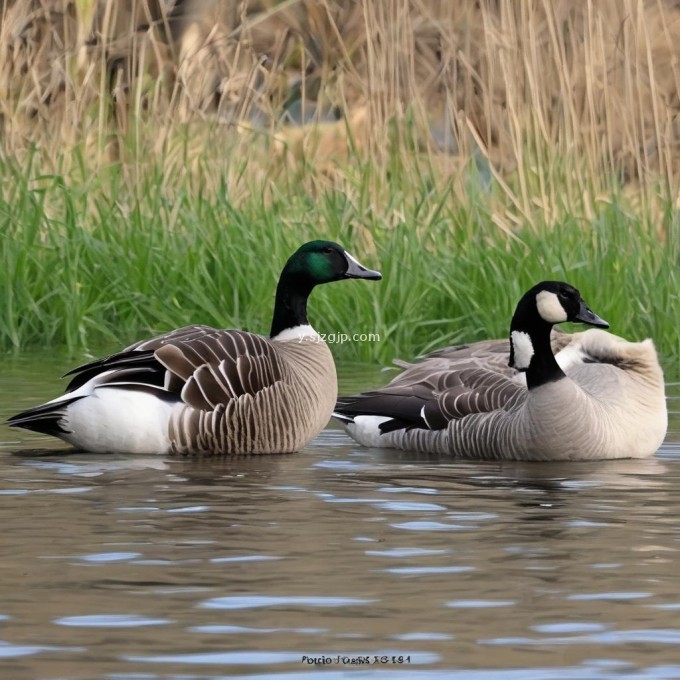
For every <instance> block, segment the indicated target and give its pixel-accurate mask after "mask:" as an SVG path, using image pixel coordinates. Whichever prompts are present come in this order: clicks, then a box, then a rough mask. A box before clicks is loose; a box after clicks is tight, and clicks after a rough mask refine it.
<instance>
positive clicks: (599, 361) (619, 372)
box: [334, 329, 667, 460]
mask: <svg viewBox="0 0 680 680" xmlns="http://www.w3.org/2000/svg"><path fill="white" fill-rule="evenodd" d="M550 345H551V346H552V348H553V350H554V351H555V350H556V351H557V357H556V358H557V360H558V363H559V364H560V366H561V367H562V369H563V370H564V371H565V372H566V376H567V377H564V375H562V377H561V379H550V380H548V381H546V382H545V383H544V384H540V385H539V386H537V387H534V388H533V389H531V390H528V389H527V387H526V382H525V380H524V374H523V373H519V372H518V371H517V370H516V369H514V368H510V367H509V366H508V354H509V350H510V342H509V341H507V340H493V341H485V342H481V343H475V344H472V345H464V346H458V347H450V348H445V349H443V350H438V351H437V352H434V353H432V354H430V355H428V356H427V357H425V358H424V359H423V360H422V361H421V362H419V363H415V364H406V363H404V362H400V364H401V365H402V366H404V367H405V370H404V372H403V373H401V374H400V375H399V376H397V377H396V378H395V379H394V380H392V381H391V382H390V383H389V384H388V385H387V386H385V387H383V388H380V389H377V390H373V391H371V392H365V393H362V394H360V395H357V396H355V397H341V398H340V400H339V401H338V404H337V405H336V410H335V413H334V415H336V417H338V418H339V420H340V421H341V422H342V423H343V425H344V426H345V429H346V430H347V432H348V433H349V434H350V435H351V436H352V437H354V438H355V439H356V440H357V441H358V442H359V443H362V444H364V445H366V446H378V447H388V448H398V449H404V450H414V451H419V452H432V453H442V454H449V455H452V456H455V457H460V458H477V459H492V460H586V459H603V458H629V457H633V458H636V457H646V456H650V455H652V454H653V453H654V452H655V451H656V450H657V449H658V447H659V446H660V444H661V442H662V441H663V438H664V436H665V432H666V427H667V412H666V404H665V394H664V380H663V373H662V370H661V367H660V365H659V362H658V358H657V355H656V351H655V349H654V345H653V343H652V341H651V340H645V341H644V342H628V341H626V340H624V339H622V338H619V337H617V336H615V335H612V334H610V333H607V332H605V331H602V330H598V329H592V330H588V331H585V332H581V333H574V334H571V335H569V334H565V333H561V332H555V330H553V333H552V335H551V337H550ZM557 370H559V369H557Z"/></svg>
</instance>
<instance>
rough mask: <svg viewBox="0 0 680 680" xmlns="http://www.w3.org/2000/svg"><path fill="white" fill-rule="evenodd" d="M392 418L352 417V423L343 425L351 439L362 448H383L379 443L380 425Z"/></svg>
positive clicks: (380, 435)
mask: <svg viewBox="0 0 680 680" xmlns="http://www.w3.org/2000/svg"><path fill="white" fill-rule="evenodd" d="M387 420H392V418H387V417H386V416H354V422H353V423H343V424H344V426H345V429H346V430H347V432H348V433H349V435H350V437H352V439H355V440H356V441H358V442H359V444H361V445H362V446H376V447H378V448H380V447H383V446H385V444H383V443H382V442H381V437H382V434H381V433H380V424H381V423H384V422H385V421H387Z"/></svg>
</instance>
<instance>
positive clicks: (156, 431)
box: [49, 371, 182, 454]
mask: <svg viewBox="0 0 680 680" xmlns="http://www.w3.org/2000/svg"><path fill="white" fill-rule="evenodd" d="M108 373H110V371H107V372H105V373H102V374H101V375H99V376H97V377H96V378H93V379H92V380H89V381H88V382H86V383H85V384H84V385H82V386H81V387H79V388H78V389H77V390H74V391H73V392H69V393H67V394H65V395H63V396H61V397H57V398H56V399H53V400H52V401H51V402H49V403H51V404H57V403H59V402H60V401H69V400H72V399H73V398H74V397H81V398H80V399H78V400H77V401H73V402H72V403H70V404H68V405H67V406H66V407H65V413H64V415H63V416H62V418H61V420H60V422H61V424H62V427H63V429H64V430H68V432H67V433H65V434H61V435H60V437H61V438H62V439H63V440H64V441H66V442H68V443H69V444H72V445H73V446H75V447H76V448H79V449H83V450H86V451H91V452H92V453H109V452H111V451H126V452H128V453H135V454H165V453H168V452H169V450H170V440H169V438H168V424H169V422H170V418H171V416H172V414H173V411H174V410H175V409H177V410H180V409H181V408H182V404H181V403H179V402H172V401H168V400H164V399H161V398H159V397H158V396H157V395H155V394H154V393H153V392H149V391H142V390H135V389H134V387H132V388H131V389H121V388H120V387H111V386H107V385H102V384H101V382H102V378H104V377H105V376H106V375H108Z"/></svg>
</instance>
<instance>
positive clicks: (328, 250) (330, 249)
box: [323, 248, 333, 254]
mask: <svg viewBox="0 0 680 680" xmlns="http://www.w3.org/2000/svg"><path fill="white" fill-rule="evenodd" d="M323 252H324V253H328V254H330V253H332V252H333V248H324V249H323Z"/></svg>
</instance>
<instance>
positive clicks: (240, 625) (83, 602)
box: [0, 355, 680, 680]
mask: <svg viewBox="0 0 680 680" xmlns="http://www.w3.org/2000/svg"><path fill="white" fill-rule="evenodd" d="M72 364H73V362H72V361H70V360H66V359H63V358H58V357H57V358H50V359H49V360H48V359H47V358H46V357H40V356H37V355H32V356H28V357H25V358H22V359H12V360H10V359H3V360H1V361H0V418H2V419H3V420H4V418H6V417H7V416H8V415H9V414H10V413H12V412H15V411H17V410H19V409H21V408H24V407H26V406H29V405H32V404H35V403H38V402H40V401H42V400H44V399H45V398H48V397H52V396H55V395H56V394H57V393H58V392H57V390H58V389H59V388H60V387H61V384H60V383H59V381H58V380H57V378H56V377H57V376H58V375H59V374H60V372H63V369H64V368H65V367H69V366H71V365H72ZM340 374H341V376H343V379H344V381H345V389H346V390H350V389H356V388H359V387H364V386H367V385H371V384H376V382H378V381H380V380H382V379H383V378H384V376H381V375H379V374H378V373H377V372H374V371H373V370H372V369H371V370H366V369H365V368H362V369H357V368H356V367H355V368H352V369H350V368H347V369H346V370H342V369H341V370H340ZM669 395H670V397H671V400H670V402H669V404H670V407H671V410H672V411H674V413H673V414H672V417H671V431H670V432H669V435H668V439H667V442H666V444H665V445H664V446H663V448H662V450H661V451H660V453H659V454H658V455H657V456H656V457H654V458H652V459H649V460H643V461H626V460H624V461H612V462H603V463H582V464H579V463H576V464H574V463H572V464H545V463H539V464H518V463H505V464H501V463H473V462H451V461H448V460H446V459H443V458H436V457H428V456H422V455H414V454H407V453H401V452H394V451H389V452H387V451H386V452H381V453H376V452H368V451H366V450H363V449H361V448H358V447H356V446H354V445H353V443H352V442H351V441H350V440H349V439H347V438H346V437H345V436H344V435H343V434H342V433H341V432H340V431H339V430H335V429H329V430H325V431H324V432H323V433H322V434H321V435H320V436H319V437H318V439H317V440H316V441H315V443H314V444H313V445H312V446H310V447H309V448H308V449H307V450H305V451H304V452H303V453H301V454H298V455H292V456H270V457H250V458H241V459H233V460H203V461H191V460H175V459H172V458H163V457H158V458H151V457H146V458H141V457H126V456H105V455H68V448H67V447H66V446H62V445H61V444H59V443H55V441H54V440H51V439H49V438H41V437H38V436H37V435H31V434H30V433H23V432H20V431H14V430H9V429H7V428H2V429H1V430H0V479H1V480H2V481H1V482H0V527H1V531H2V543H1V545H2V559H1V560H0V677H2V678H11V679H12V680H15V679H18V680H21V679H23V678H30V679H34V678H41V679H43V678H45V679H47V678H49V679H56V678H68V679H69V680H76V679H80V678H83V679H85V678H87V679H88V680H89V679H91V678H108V679H111V680H154V679H156V678H164V679H166V678H181V679H182V680H187V679H190V678H201V679H204V678H220V677H239V676H249V677H277V678H278V677H282V678H294V677H303V678H316V677H323V678H324V680H326V679H333V678H337V677H345V676H347V677H352V678H365V677H367V678H373V677H376V678H383V677H385V678H387V677H390V678H391V677H404V678H421V677H422V678H437V679H439V678H454V679H456V678H461V679H462V678H465V679H466V680H467V679H468V678H471V679H472V680H476V679H491V678H493V679H496V678H500V679H501V680H505V679H507V680H526V679H527V678H528V679H533V678H535V679H539V678H540V679H541V680H544V679H550V678H569V679H580V678H584V679H585V678H587V679H589V680H590V679H593V678H594V679H596V680H597V679H599V678H663V679H664V680H667V679H669V678H680V652H678V649H679V648H680V647H679V645H680V590H679V589H678V571H677V563H678V557H679V556H678V551H679V550H680V522H679V520H678V517H679V516H680V494H678V492H677V489H678V486H679V485H680V444H678V442H680V413H679V411H680V385H678V384H673V385H670V386H669ZM314 661H316V662H317V663H316V664H315V663H314Z"/></svg>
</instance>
